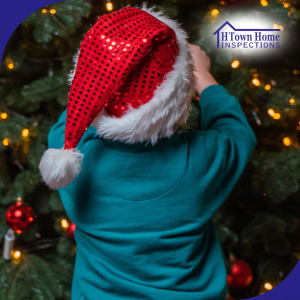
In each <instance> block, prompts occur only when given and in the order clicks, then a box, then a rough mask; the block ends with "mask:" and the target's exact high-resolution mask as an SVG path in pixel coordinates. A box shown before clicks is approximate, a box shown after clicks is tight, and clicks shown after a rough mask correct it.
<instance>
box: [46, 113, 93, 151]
mask: <svg viewBox="0 0 300 300" xmlns="http://www.w3.org/2000/svg"><path fill="white" fill-rule="evenodd" d="M66 119H67V109H65V110H64V111H63V112H62V114H61V115H60V117H59V119H58V121H57V122H56V123H55V124H54V125H53V126H52V127H51V129H50V131H49V134H48V147H49V148H55V149H61V148H63V147H64V142H65V128H66ZM95 134H96V129H95V128H94V127H93V126H89V128H88V129H87V131H86V132H85V133H84V135H83V137H82V139H81V140H80V142H79V144H78V146H77V148H78V150H80V149H81V148H82V147H83V145H84V143H86V142H87V141H89V140H93V138H94V135H95Z"/></svg>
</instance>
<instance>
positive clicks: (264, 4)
mask: <svg viewBox="0 0 300 300" xmlns="http://www.w3.org/2000/svg"><path fill="white" fill-rule="evenodd" d="M260 4H261V5H262V6H268V4H269V3H268V1H266V0H261V1H260Z"/></svg>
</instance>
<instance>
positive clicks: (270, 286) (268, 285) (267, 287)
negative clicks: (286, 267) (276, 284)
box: [265, 283, 273, 290]
mask: <svg viewBox="0 0 300 300" xmlns="http://www.w3.org/2000/svg"><path fill="white" fill-rule="evenodd" d="M265 288H266V289H267V290H271V289H272V288H273V286H272V284H270V283H266V284H265Z"/></svg>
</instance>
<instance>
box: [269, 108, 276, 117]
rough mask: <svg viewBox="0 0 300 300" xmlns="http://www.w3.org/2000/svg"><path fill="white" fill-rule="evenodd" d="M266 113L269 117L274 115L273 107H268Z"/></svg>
mask: <svg viewBox="0 0 300 300" xmlns="http://www.w3.org/2000/svg"><path fill="white" fill-rule="evenodd" d="M268 114H269V115H270V116H271V117H273V116H274V115H275V111H274V109H273V108H270V109H269V110H268Z"/></svg>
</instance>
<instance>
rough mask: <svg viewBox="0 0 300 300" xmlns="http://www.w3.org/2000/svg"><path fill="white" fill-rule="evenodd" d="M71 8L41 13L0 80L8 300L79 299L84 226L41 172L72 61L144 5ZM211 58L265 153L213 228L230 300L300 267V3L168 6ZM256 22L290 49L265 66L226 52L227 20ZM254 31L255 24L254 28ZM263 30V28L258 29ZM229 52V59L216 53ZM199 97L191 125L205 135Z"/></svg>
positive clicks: (24, 28) (77, 2)
mask: <svg viewBox="0 0 300 300" xmlns="http://www.w3.org/2000/svg"><path fill="white" fill-rule="evenodd" d="M111 1H112V2H107V1H106V0H91V1H84V0H69V1H65V2H57V3H55V4H52V5H48V6H46V7H43V8H41V9H39V10H38V11H36V12H34V13H33V14H31V15H30V16H28V18H26V19H25V20H24V21H23V22H22V24H20V25H19V26H18V28H17V29H16V30H15V32H14V33H13V35H12V36H11V38H10V40H9V42H8V44H7V46H6V49H5V52H4V55H3V57H2V61H1V73H0V241H1V242H0V243H1V248H2V250H3V251H2V250H1V251H2V252H1V257H0V299H1V300H2V299H3V300H4V299H5V300H17V299H18V300H23V299H24V300H25V299H26V300H27V299H45V300H56V299H57V300H62V299H70V293H71V281H72V275H73V266H74V262H75V257H76V242H75V240H74V230H75V228H76V226H75V224H72V223H71V222H70V220H69V219H68V216H67V215H66V213H65V210H64V207H63V205H62V203H61V201H60V197H59V195H58V193H57V192H53V191H51V190H49V189H48V188H47V187H46V185H44V184H43V182H42V179H41V176H40V174H39V170H38V164H39V161H40V158H41V156H42V154H43V152H44V151H45V150H46V148H47V135H48V132H49V130H50V128H51V126H52V125H53V124H54V123H55V122H56V120H57V119H58V117H59V116H60V114H61V112H62V111H63V110H64V109H65V108H66V105H67V101H68V92H69V84H68V81H67V75H68V74H69V72H70V70H71V69H72V68H73V62H72V56H73V55H74V54H75V52H76V50H77V49H78V47H79V44H80V42H81V40H82V39H83V37H84V35H85V33H86V32H87V31H88V30H89V29H90V27H91V26H92V25H93V24H94V23H95V21H96V20H97V17H99V16H101V15H103V14H109V13H110V12H113V11H115V10H118V9H121V8H122V7H124V6H126V5H128V4H129V5H130V6H135V5H136V4H137V5H141V4H142V1H127V2H126V1H121V0H111ZM148 4H149V6H151V5H152V4H155V5H156V10H163V11H164V12H165V13H166V14H167V15H168V16H170V17H171V18H174V19H176V20H178V21H179V22H180V23H181V24H182V26H183V28H184V29H185V30H186V31H187V32H188V34H189V43H193V44H197V45H199V46H200V47H201V48H202V49H204V50H205V51H206V52H207V53H208V55H209V56H210V58H211V61H212V69H211V72H212V73H213V75H214V76H215V78H216V80H217V81H218V82H219V83H220V84H222V85H223V86H225V88H226V89H227V90H228V92H229V93H230V94H232V95H234V96H235V97H237V99H238V100H239V101H240V104H241V106H242V108H243V110H244V112H245V114H246V116H247V119H248V122H249V123H250V125H251V127H252V128H253V130H254V132H255V134H256V137H257V139H258V145H257V147H256V149H255V150H254V152H253V155H252V157H251V159H250V161H249V163H248V165H247V167H246V169H245V171H244V173H243V175H242V176H241V178H240V180H239V182H238V183H237V185H236V186H235V188H234V190H233V191H232V193H231V194H230V196H229V197H228V198H227V199H226V201H225V202H224V204H223V205H222V207H221V209H220V210H219V211H218V212H217V213H216V214H215V215H214V217H213V221H214V223H215V225H216V228H217V233H218V236H219V239H220V242H221V245H222V249H223V253H224V259H225V262H226V267H227V271H228V285H229V294H228V299H230V300H233V299H246V298H250V297H254V296H257V295H260V294H263V293H265V292H267V291H268V290H270V289H272V288H274V287H275V286H277V285H278V284H280V282H281V281H283V280H284V279H285V278H286V277H287V276H288V275H289V273H290V272H291V271H292V270H293V268H294V267H295V266H296V264H297V263H298V260H299V257H300V234H299V233H300V190H299V180H300V148H299V143H300V90H299V89H300V84H299V83H300V34H299V33H300V22H299V12H300V1H299V0H292V1H288V0H285V1H278V0H261V1H260V0H223V1H215V0H197V1H193V0H163V1H161V0H157V1H148ZM249 13H253V15H255V16H256V17H257V18H258V19H260V20H264V19H267V18H268V19H269V20H272V22H273V24H272V26H273V27H272V28H280V29H281V31H282V33H281V34H282V36H285V37H286V40H285V42H284V43H282V44H281V47H280V48H278V49H276V51H270V53H269V54H268V55H267V56H266V55H260V54H255V51H254V54H251V55H246V54H244V53H242V52H241V51H239V52H238V51H234V49H229V50H227V51H220V49H217V48H216V45H213V44H212V43H211V39H212V37H213V32H214V31H215V30H216V29H217V28H216V26H215V24H217V23H218V21H219V20H221V19H224V18H225V19H227V20H228V21H230V20H231V17H233V16H235V17H240V18H243V16H244V15H245V14H249ZM254 25H255V24H254ZM254 28H255V27H254ZM217 50H218V51H217ZM198 100H199V95H197V94H196V92H195V97H194V98H193V102H192V104H193V110H192V112H191V114H190V117H189V120H188V123H187V124H186V125H185V126H184V127H180V128H179V129H178V131H177V133H176V134H180V133H181V132H182V131H184V129H185V128H194V129H196V130H201V128H200V118H201V109H200V107H199V104H198Z"/></svg>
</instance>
